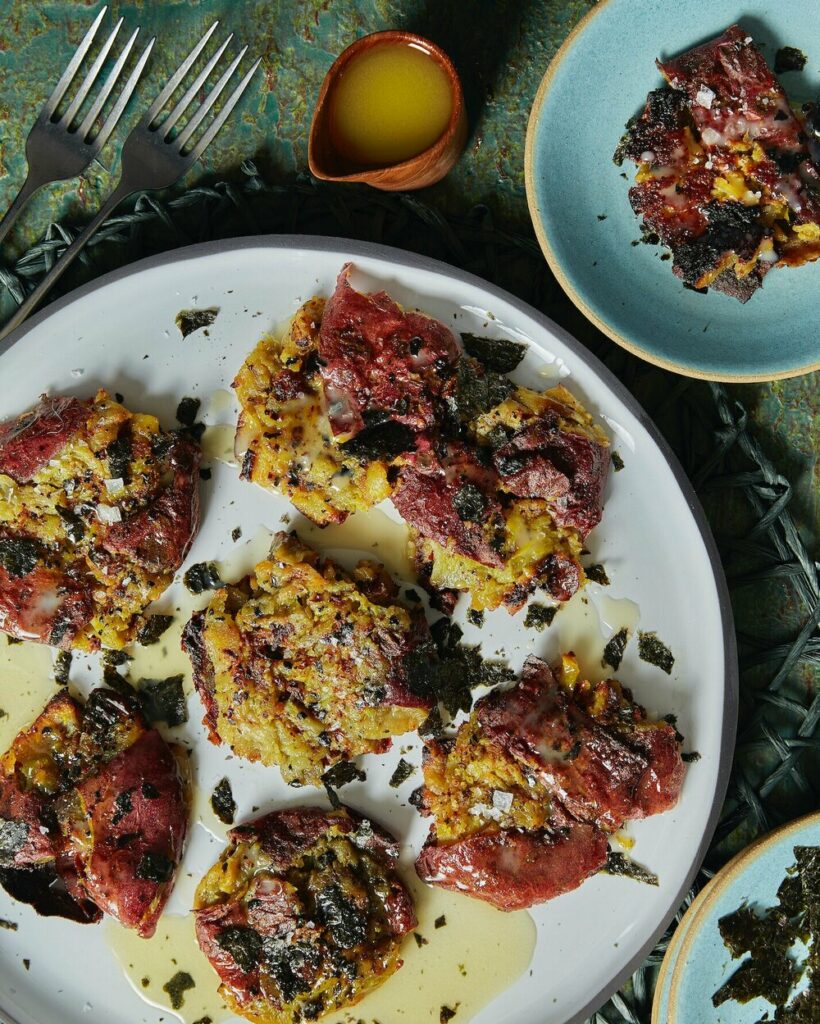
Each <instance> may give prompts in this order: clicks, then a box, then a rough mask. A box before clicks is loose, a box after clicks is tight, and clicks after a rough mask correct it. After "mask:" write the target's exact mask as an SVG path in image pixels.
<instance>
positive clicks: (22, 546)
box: [0, 537, 40, 579]
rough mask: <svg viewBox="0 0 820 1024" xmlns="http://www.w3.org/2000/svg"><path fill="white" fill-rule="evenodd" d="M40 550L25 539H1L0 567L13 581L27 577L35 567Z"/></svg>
mask: <svg viewBox="0 0 820 1024" xmlns="http://www.w3.org/2000/svg"><path fill="white" fill-rule="evenodd" d="M39 552H40V549H39V547H38V545H37V543H36V542H35V541H33V540H28V539H27V538H25V537H3V539H2V540H0V566H2V567H3V568H4V569H5V570H6V572H7V573H8V574H9V576H11V577H12V578H13V579H19V578H20V577H21V576H28V574H29V573H30V572H31V571H32V569H33V568H34V567H35V565H37V559H38V557H39Z"/></svg>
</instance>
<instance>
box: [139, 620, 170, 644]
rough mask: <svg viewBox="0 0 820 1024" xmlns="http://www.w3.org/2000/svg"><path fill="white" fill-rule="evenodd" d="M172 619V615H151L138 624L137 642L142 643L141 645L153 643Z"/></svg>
mask: <svg viewBox="0 0 820 1024" xmlns="http://www.w3.org/2000/svg"><path fill="white" fill-rule="evenodd" d="M173 621H174V617H173V615H151V616H150V617H149V618H147V619H146V620H145V622H143V624H142V625H141V626H140V628H139V631H138V632H137V643H138V644H142V646H143V647H150V646H151V644H155V643H156V642H157V640H159V638H160V637H161V636H162V634H163V633H164V632H165V630H166V629H168V627H169V626H170V625H171V623H172V622H173Z"/></svg>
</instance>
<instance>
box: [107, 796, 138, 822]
mask: <svg viewBox="0 0 820 1024" xmlns="http://www.w3.org/2000/svg"><path fill="white" fill-rule="evenodd" d="M133 792H134V791H133V789H124V790H123V791H122V792H121V793H117V795H116V797H115V798H114V813H113V814H112V815H111V824H112V825H119V823H120V822H121V821H122V820H123V818H127V817H128V815H129V814H130V813H131V811H133V810H134V804H133V801H132V800H131V794H132V793H133Z"/></svg>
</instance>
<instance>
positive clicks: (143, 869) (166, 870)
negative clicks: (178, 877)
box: [136, 851, 174, 883]
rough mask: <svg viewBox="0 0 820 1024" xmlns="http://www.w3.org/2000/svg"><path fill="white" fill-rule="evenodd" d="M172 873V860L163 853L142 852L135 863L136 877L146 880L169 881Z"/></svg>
mask: <svg viewBox="0 0 820 1024" xmlns="http://www.w3.org/2000/svg"><path fill="white" fill-rule="evenodd" d="M173 875H174V862H173V861H172V860H171V858H170V857H166V856H165V854H164V853H155V852H154V853H152V852H150V851H149V852H147V853H144V854H143V855H142V856H141V857H140V860H139V864H137V870H136V876H137V878H142V879H143V880H144V881H147V882H158V883H162V882H169V881H170V880H171V878H172V877H173Z"/></svg>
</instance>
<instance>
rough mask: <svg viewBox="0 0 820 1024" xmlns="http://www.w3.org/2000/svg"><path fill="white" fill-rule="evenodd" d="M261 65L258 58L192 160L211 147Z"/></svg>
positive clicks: (198, 144)
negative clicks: (214, 138)
mask: <svg viewBox="0 0 820 1024" xmlns="http://www.w3.org/2000/svg"><path fill="white" fill-rule="evenodd" d="M261 63H262V58H261V57H257V58H256V60H255V61H254V63H253V65H252V66H251V69H250V71H248V73H247V74H246V75H245V77H244V78H243V79H242V81H241V82H240V83H239V85H238V86H237V87H236V88H235V89H234V91H233V92H232V93H231V95H230V96H229V97H228V99H227V100H226V101H225V106H224V107H223V108H222V109H221V110H220V111H219V113H218V114H217V116H216V117H215V118H214V119H213V121H211V123H210V124H209V125H208V130H207V131H206V132H205V134H204V135H203V136H202V138H201V139H200V140H199V142H198V143H197V144H196V145H195V146H194V148H193V149H192V150H191V152H190V154H189V158H190V159H192V160H198V159H199V158H200V157H201V156H202V154H203V152H204V151H205V149H206V147H207V146H208V145H210V143H211V141H212V140H213V137H214V136H215V135H216V133H217V132H218V131H219V129H220V128H221V127H222V125H223V124H224V123H225V122H226V121H227V120H228V115H229V114H230V112H231V111H232V110H233V108H234V107H235V106H236V104H237V103H238V102H239V97H240V96H241V95H242V93H243V92H244V91H245V90H246V89H247V88H248V85H249V84H250V81H251V79H252V78H253V76H254V73H255V72H256V69H257V68H258V67H259V65H260V64H261ZM209 98H210V97H209ZM186 127H187V126H186Z"/></svg>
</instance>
